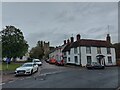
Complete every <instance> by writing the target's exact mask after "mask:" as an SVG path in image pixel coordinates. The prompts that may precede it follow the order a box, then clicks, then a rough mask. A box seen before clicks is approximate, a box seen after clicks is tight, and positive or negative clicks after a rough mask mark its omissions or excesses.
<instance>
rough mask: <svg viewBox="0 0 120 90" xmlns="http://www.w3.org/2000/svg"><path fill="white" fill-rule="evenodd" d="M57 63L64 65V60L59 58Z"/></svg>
mask: <svg viewBox="0 0 120 90" xmlns="http://www.w3.org/2000/svg"><path fill="white" fill-rule="evenodd" d="M55 64H56V65H60V66H64V64H65V63H64V60H57V61H56V62H55Z"/></svg>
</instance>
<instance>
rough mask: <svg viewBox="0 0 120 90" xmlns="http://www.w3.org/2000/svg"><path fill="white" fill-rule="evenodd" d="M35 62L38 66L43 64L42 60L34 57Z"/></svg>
mask: <svg viewBox="0 0 120 90" xmlns="http://www.w3.org/2000/svg"><path fill="white" fill-rule="evenodd" d="M33 63H35V64H37V65H38V66H41V65H42V62H41V61H40V60H39V59H33Z"/></svg>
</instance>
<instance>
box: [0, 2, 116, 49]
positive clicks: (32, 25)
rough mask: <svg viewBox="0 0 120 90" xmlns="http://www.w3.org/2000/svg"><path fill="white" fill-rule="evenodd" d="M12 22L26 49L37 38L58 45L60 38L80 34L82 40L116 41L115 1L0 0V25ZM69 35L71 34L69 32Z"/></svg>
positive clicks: (60, 41)
mask: <svg viewBox="0 0 120 90" xmlns="http://www.w3.org/2000/svg"><path fill="white" fill-rule="evenodd" d="M6 25H14V26H15V27H17V28H19V29H21V30H22V32H23V34H24V36H25V39H26V40H27V41H28V44H29V45H30V48H31V47H33V46H36V43H37V41H38V40H43V41H46V42H47V41H50V45H51V46H56V45H62V44H63V40H64V39H68V38H70V37H71V36H74V37H75V40H76V34H81V38H83V39H97V40H98V39H99V40H105V38H106V34H107V33H108V25H109V33H110V35H111V38H112V43H116V42H118V6H117V2H75V3H73V2H71V3H70V2H66V3H65V2H63V3H62V2H61V3H60V2H59V3H57V2H56V3H55V2H3V3H2V28H4V27H5V26H6ZM72 34H73V35H72Z"/></svg>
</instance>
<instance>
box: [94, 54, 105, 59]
mask: <svg viewBox="0 0 120 90" xmlns="http://www.w3.org/2000/svg"><path fill="white" fill-rule="evenodd" d="M103 57H105V56H104V55H97V56H96V58H100V59H101V58H103Z"/></svg>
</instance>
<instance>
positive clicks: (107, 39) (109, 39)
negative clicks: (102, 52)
mask: <svg viewBox="0 0 120 90" xmlns="http://www.w3.org/2000/svg"><path fill="white" fill-rule="evenodd" d="M106 41H107V42H109V43H111V37H110V35H109V34H107V37H106Z"/></svg>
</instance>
